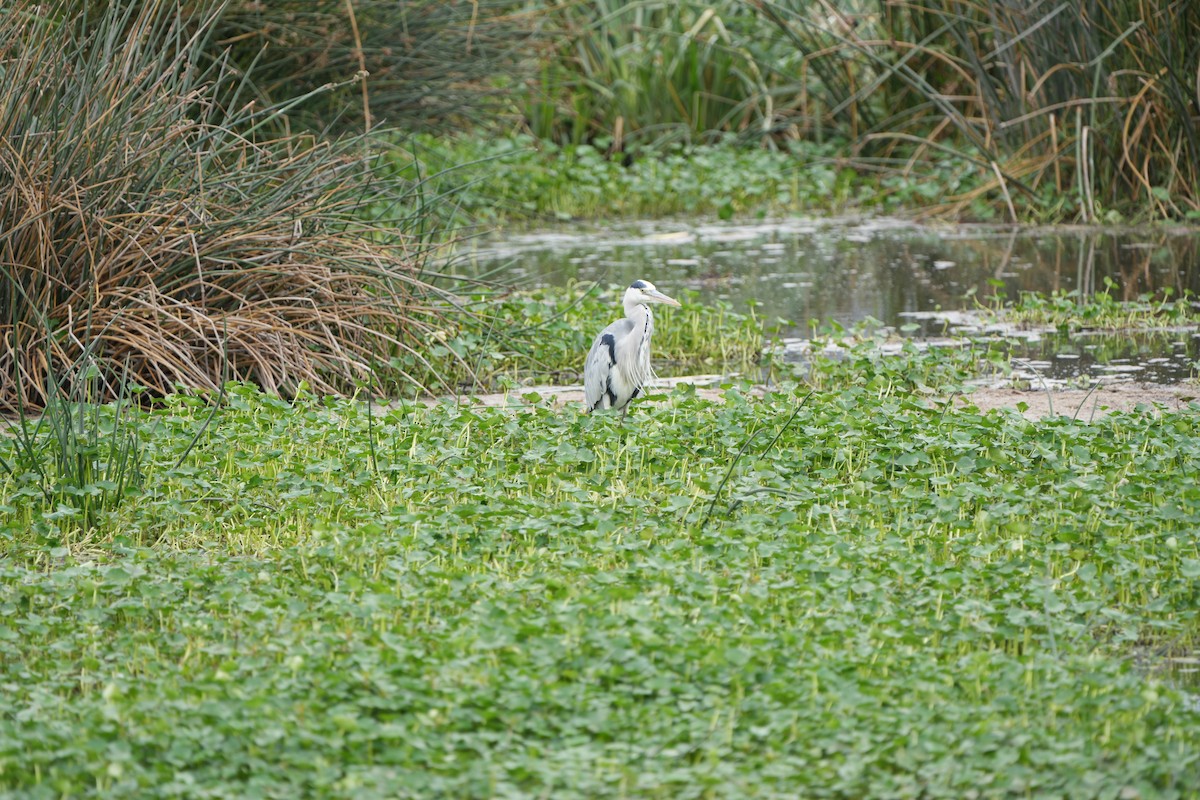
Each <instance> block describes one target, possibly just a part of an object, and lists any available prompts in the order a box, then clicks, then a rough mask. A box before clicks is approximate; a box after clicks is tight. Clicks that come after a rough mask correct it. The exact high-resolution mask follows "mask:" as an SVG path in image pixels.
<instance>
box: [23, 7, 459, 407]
mask: <svg viewBox="0 0 1200 800" xmlns="http://www.w3.org/2000/svg"><path fill="white" fill-rule="evenodd" d="M221 13H222V7H221V5H220V4H218V3H209V2H203V3H199V4H195V7H193V8H192V9H190V10H189V11H187V12H181V11H179V10H178V8H177V7H176V6H175V4H172V3H167V2H164V1H162V0H152V1H151V2H146V3H134V2H121V3H113V4H105V5H103V6H102V7H100V6H96V5H95V4H90V3H86V2H72V1H71V0H61V1H60V2H56V3H50V4H46V3H37V2H33V1H32V0H15V2H14V3H12V4H10V5H9V7H8V8H7V9H6V10H5V11H4V12H3V13H0V76H2V77H0V407H3V408H7V409H10V410H11V409H14V408H17V407H19V406H20V407H37V406H40V405H44V404H45V402H46V401H47V400H48V399H49V394H50V390H49V389H48V386H47V380H46V376H47V375H52V374H64V373H65V372H67V371H68V370H69V368H70V366H71V365H73V364H75V363H76V362H77V360H78V359H79V358H80V356H81V355H82V354H84V353H89V354H91V357H92V358H94V360H95V362H96V364H97V365H98V369H99V371H100V373H101V374H102V376H105V378H106V379H107V380H108V384H107V386H108V387H109V388H108V390H107V391H105V392H101V393H100V395H98V396H97V397H96V399H97V400H104V399H106V398H111V397H114V396H117V394H118V388H119V387H118V386H117V384H118V383H119V382H120V381H121V379H120V378H118V377H117V376H123V375H127V377H128V379H129V380H130V381H133V382H134V383H136V384H138V385H140V386H142V387H145V388H146V389H147V390H149V392H150V394H151V395H154V394H166V393H169V392H171V391H173V390H174V389H176V388H177V387H180V386H186V387H190V388H199V389H214V388H216V387H217V386H218V384H219V383H220V382H221V381H222V378H223V377H228V378H240V379H245V380H251V381H254V382H255V383H257V384H258V385H259V386H262V387H263V388H264V389H266V390H268V391H274V392H287V391H289V390H291V389H294V388H295V387H297V386H299V385H300V384H301V383H302V382H303V383H307V384H308V386H310V387H311V388H313V389H314V390H317V391H334V390H338V389H342V388H345V387H347V386H350V385H352V383H353V382H354V381H355V380H356V379H359V378H360V377H361V376H362V375H364V374H365V373H366V372H367V371H368V369H369V368H370V366H371V365H372V364H377V363H382V364H387V363H389V360H392V363H396V362H395V359H397V358H399V357H403V356H407V357H409V358H410V360H411V359H412V358H414V357H417V356H414V355H413V354H414V353H416V350H417V345H418V343H419V342H420V341H421V340H422V339H423V337H424V335H425V332H426V331H428V330H429V329H430V328H431V327H433V326H435V325H436V324H437V320H438V316H439V312H438V311H436V309H435V305H436V302H435V300H436V298H435V297H433V295H432V294H431V289H430V287H429V286H428V285H427V284H426V283H425V282H423V281H422V279H421V273H420V265H421V260H422V252H423V250H422V248H423V245H422V242H421V240H420V239H419V238H417V237H413V236H406V235H404V234H403V233H401V232H400V231H398V230H397V229H396V228H395V227H394V226H393V225H392V224H390V222H389V221H387V220H380V219H378V217H379V214H378V213H377V214H375V215H374V216H373V218H372V219H373V221H365V220H366V219H367V217H368V215H366V214H364V213H363V212H364V209H365V208H366V207H368V206H372V205H375V206H376V207H382V206H381V205H380V204H381V203H383V202H384V201H386V203H387V204H390V205H392V206H394V205H395V198H396V194H395V192H396V189H397V187H395V186H390V185H387V184H386V183H385V182H382V181H380V180H378V179H376V178H375V176H374V175H373V173H372V169H371V168H372V164H373V159H374V154H373V152H372V150H371V148H370V146H369V143H368V142H367V141H366V140H364V139H361V138H346V139H343V140H338V141H329V140H322V139H319V138H316V137H312V136H297V135H289V134H287V132H286V125H284V124H283V114H284V113H286V111H287V110H288V106H286V105H284V106H267V107H263V106H261V105H260V104H258V103H256V102H253V101H254V96H253V93H252V92H251V91H250V84H249V82H248V80H249V79H248V77H247V76H246V74H245V73H244V72H243V71H242V70H240V69H237V68H234V67H233V66H232V65H231V64H230V62H229V61H228V59H226V58H225V57H223V56H222V55H221V52H222V51H221V49H220V47H219V46H218V45H217V44H216V43H215V41H214V39H213V33H214V29H215V27H216V24H217V22H218V21H219V19H220V14H221ZM126 369H127V370H128V371H127V372H126ZM396 377H397V378H402V377H403V376H402V375H399V374H397V375H396Z"/></svg>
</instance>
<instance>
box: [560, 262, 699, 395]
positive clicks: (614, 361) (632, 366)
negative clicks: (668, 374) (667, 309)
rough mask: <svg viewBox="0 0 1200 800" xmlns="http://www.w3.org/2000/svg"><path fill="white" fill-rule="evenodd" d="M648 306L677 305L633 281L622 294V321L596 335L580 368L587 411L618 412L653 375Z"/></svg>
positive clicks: (651, 322)
mask: <svg viewBox="0 0 1200 800" xmlns="http://www.w3.org/2000/svg"><path fill="white" fill-rule="evenodd" d="M651 303H665V304H667V305H669V306H677V305H679V302H678V301H677V300H673V299H671V298H670V297H667V296H666V295H665V294H663V293H662V292H660V291H659V290H658V289H656V288H654V284H652V283H650V281H634V282H633V283H632V284H631V285H630V287H629V288H628V289H626V290H625V301H624V305H625V319H619V320H617V321H616V322H614V323H613V324H612V325H609V326H608V327H607V328H605V329H604V330H602V331H600V335H599V336H597V337H596V341H594V342H592V349H591V350H589V351H588V355H587V361H585V362H584V364H583V396H584V402H585V403H586V405H587V410H588V411H599V410H600V409H603V408H619V409H622V416H624V411H626V410H627V409H626V406H628V405H629V401H630V400H632V399H633V398H635V397H637V396H638V394H639V393H640V392H641V390H642V387H643V386H644V385H645V383H646V381H648V380H649V379H650V378H651V377H653V375H654V370H653V369H652V368H651V366H650V337H651V336H652V335H653V334H654V314H653V313H651V311H650V304H651Z"/></svg>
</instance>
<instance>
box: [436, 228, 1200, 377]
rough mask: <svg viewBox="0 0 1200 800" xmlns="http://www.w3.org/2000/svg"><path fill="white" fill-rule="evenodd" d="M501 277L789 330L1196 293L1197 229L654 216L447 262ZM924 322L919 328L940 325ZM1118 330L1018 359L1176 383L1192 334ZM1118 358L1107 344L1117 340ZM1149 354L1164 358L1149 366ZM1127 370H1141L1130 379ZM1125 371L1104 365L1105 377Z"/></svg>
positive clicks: (1050, 345)
mask: <svg viewBox="0 0 1200 800" xmlns="http://www.w3.org/2000/svg"><path fill="white" fill-rule="evenodd" d="M455 266H456V267H457V269H458V270H459V271H461V272H465V273H466V274H471V275H476V276H478V275H490V276H492V277H494V278H496V279H498V280H501V281H503V282H505V283H515V284H525V285H533V284H566V283H569V282H579V281H588V282H590V281H599V282H601V283H602V284H605V285H607V284H616V285H622V286H623V285H627V284H629V283H631V282H632V281H634V280H637V279H638V278H648V279H650V280H653V281H654V282H655V283H657V284H658V285H660V286H662V287H664V288H665V289H667V290H669V291H673V292H674V291H680V290H681V288H690V289H693V290H695V291H697V292H698V293H699V296H700V300H701V302H712V301H713V300H718V299H719V300H724V301H727V302H729V303H731V304H732V305H733V307H734V308H735V309H738V310H744V309H745V308H747V306H748V303H750V302H751V301H754V302H757V303H758V304H760V305H759V313H760V314H761V315H763V316H764V317H765V318H767V319H783V320H788V321H789V322H790V323H792V327H791V330H790V331H788V333H790V334H791V335H794V336H805V335H810V334H811V333H812V330H813V329H814V326H816V327H819V326H821V325H823V324H827V323H828V322H830V321H832V322H836V323H838V324H841V325H843V326H848V325H851V324H854V323H857V322H860V321H863V320H865V319H867V318H874V319H877V320H880V321H882V322H883V323H884V324H885V325H889V326H894V327H897V328H899V327H900V326H902V325H905V324H907V323H910V322H912V321H913V320H914V319H917V318H920V317H922V316H923V314H927V313H928V312H932V311H939V310H952V309H964V308H971V307H972V306H973V305H975V304H976V303H984V304H986V303H988V302H990V301H992V300H994V299H995V298H996V297H997V295H998V294H1001V293H1002V294H1003V296H1005V297H1010V298H1013V297H1016V296H1017V295H1018V294H1019V293H1020V292H1022V291H1037V292H1047V293H1048V292H1054V291H1060V290H1063V291H1069V290H1080V291H1081V293H1082V294H1083V295H1085V296H1086V295H1089V294H1091V293H1094V292H1096V291H1098V290H1103V289H1105V288H1106V287H1107V286H1108V285H1109V283H1110V282H1111V283H1112V284H1113V287H1114V288H1113V289H1112V291H1113V292H1114V293H1115V295H1116V296H1117V297H1118V298H1120V299H1123V300H1133V299H1136V298H1138V297H1139V296H1141V295H1145V294H1149V295H1152V296H1156V297H1161V296H1162V295H1163V293H1164V291H1165V290H1166V289H1168V288H1170V289H1171V290H1174V292H1175V293H1176V295H1178V293H1179V292H1182V291H1183V290H1185V289H1187V290H1190V291H1192V292H1197V293H1200V234H1197V233H1196V232H1195V231H1192V230H1187V229H1177V228H1176V229H1168V228H1160V229H1152V230H1147V229H1105V230H1098V229H1095V228H1063V227H1057V228H1025V229H1012V228H996V227H986V226H953V227H950V226H947V227H940V228H939V227H929V226H918V225H914V224H912V223H908V222H905V221H899V220H889V219H871V220H836V219H823V220H786V221H778V222H764V223H757V224H721V223H716V224H713V223H705V224H694V223H686V222H652V223H630V224H625V225H613V226H608V227H605V228H602V229H599V228H597V229H587V228H583V227H580V228H575V229H571V230H559V231H554V232H550V233H545V232H543V233H532V234H522V235H516V236H510V237H506V238H497V239H490V240H479V241H477V242H476V243H475V244H474V246H473V248H472V249H471V250H470V251H468V252H467V253H466V254H465V255H464V256H463V258H462V259H461V260H460V261H459V262H458V263H457V264H456V265H455ZM937 326H938V323H937V321H928V320H923V321H921V323H920V327H919V330H918V331H917V332H916V334H917V335H930V334H933V333H935V332H936V333H942V332H944V328H945V325H944V323H941V327H940V328H938V330H936V331H935V330H934V328H935V327H937ZM1113 338H1114V337H1104V338H1103V339H1102V340H1095V341H1086V340H1082V339H1067V338H1066V337H1054V336H1049V337H1045V338H1042V339H1040V340H1037V341H1034V342H1030V343H1028V344H1027V345H1025V350H1024V351H1023V352H1018V353H1014V355H1017V356H1019V357H1021V358H1024V359H1027V360H1031V361H1034V362H1036V363H1040V364H1043V365H1044V366H1046V367H1047V368H1048V369H1050V370H1051V372H1052V373H1053V374H1054V375H1055V376H1056V377H1061V378H1070V377H1072V376H1073V375H1080V374H1090V375H1096V374H1097V369H1098V367H1099V366H1100V365H1108V366H1109V367H1119V366H1120V364H1121V360H1122V359H1127V360H1128V365H1129V367H1130V368H1129V369H1128V370H1126V373H1127V377H1130V376H1132V377H1138V378H1139V379H1147V380H1180V379H1181V378H1186V377H1189V376H1190V375H1191V372H1192V365H1193V364H1194V362H1195V360H1196V357H1197V353H1196V340H1195V339H1194V338H1193V337H1192V336H1191V335H1190V334H1188V333H1181V334H1178V335H1175V336H1173V337H1171V336H1168V337H1166V339H1163V338H1162V337H1158V338H1157V339H1155V341H1154V342H1152V343H1149V344H1147V343H1145V342H1140V341H1136V340H1134V339H1128V340H1127V341H1125V342H1124V343H1123V344H1122V343H1121V342H1114V341H1113ZM1122 347H1123V348H1124V351H1123V352H1117V350H1119V349H1120V348H1122ZM1151 359H1164V360H1163V361H1151ZM1136 373H1142V374H1141V375H1136ZM1120 374H1121V370H1119V369H1117V370H1115V371H1114V370H1110V377H1112V376H1118V377H1119V376H1120Z"/></svg>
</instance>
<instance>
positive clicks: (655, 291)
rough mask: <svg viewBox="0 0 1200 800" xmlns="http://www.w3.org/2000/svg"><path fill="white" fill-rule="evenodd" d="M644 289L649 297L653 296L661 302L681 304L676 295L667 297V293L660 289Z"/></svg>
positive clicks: (674, 304) (673, 304)
mask: <svg viewBox="0 0 1200 800" xmlns="http://www.w3.org/2000/svg"><path fill="white" fill-rule="evenodd" d="M644 291H645V292H646V296H647V297H650V298H653V299H655V300H657V301H658V302H660V303H666V304H667V305H669V306H677V305H679V301H678V300H676V299H675V298H674V297H667V296H666V295H665V294H663V293H662V292H660V291H659V290H658V289H646V290H644Z"/></svg>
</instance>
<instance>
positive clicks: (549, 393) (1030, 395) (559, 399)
mask: <svg viewBox="0 0 1200 800" xmlns="http://www.w3.org/2000/svg"><path fill="white" fill-rule="evenodd" d="M722 380H724V378H723V377H722V376H720V375H691V376H688V377H682V378H664V379H659V380H657V381H654V382H653V383H652V384H651V385H650V388H651V396H650V397H649V398H642V399H639V400H635V401H634V403H635V404H638V405H644V404H649V403H655V402H662V400H655V399H654V395H656V394H657V395H659V396H661V395H663V394H665V393H668V392H670V391H671V390H672V389H673V388H675V386H677V385H679V384H684V383H691V384H694V385H695V386H696V394H697V395H698V396H700V397H702V398H704V399H706V400H713V401H718V402H719V401H720V400H721V399H722V394H723V391H724V390H723V389H721V388H720V383H721V381H722ZM751 391H752V392H754V393H762V392H763V391H765V388H764V387H762V386H756V387H754V388H753V389H752V390H751ZM547 400H549V401H550V403H551V405H552V406H554V407H555V408H562V407H564V406H566V405H568V404H571V403H576V404H582V403H583V387H581V386H530V387H522V388H520V389H515V390H513V391H510V392H501V393H495V394H481V395H464V396H462V397H460V398H458V401H459V402H461V403H465V404H471V405H482V406H489V407H518V408H519V407H521V406H526V405H529V404H530V402H537V403H543V402H545V401H547ZM954 400H955V404H956V405H957V406H960V407H961V406H965V405H968V404H970V405H974V406H976V407H977V408H979V410H980V411H990V410H992V409H998V408H1008V409H1012V410H1014V411H1017V410H1019V407H1020V405H1021V404H1022V403H1024V404H1025V406H1026V408H1025V410H1024V411H1023V412H1022V413H1024V415H1025V416H1026V417H1028V418H1029V419H1042V418H1044V417H1049V416H1051V415H1052V414H1054V415H1058V416H1067V417H1074V418H1076V419H1080V420H1085V421H1086V420H1090V419H1095V418H1097V417H1102V416H1104V415H1106V414H1109V413H1112V412H1114V411H1132V410H1134V409H1136V408H1137V407H1138V406H1145V407H1147V408H1151V409H1166V410H1168V411H1180V410H1184V409H1187V408H1188V404H1189V403H1191V402H1192V401H1195V400H1200V386H1195V385H1191V384H1182V385H1178V386H1163V385H1160V384H1146V383H1132V382H1121V383H1115V382H1114V383H1108V384H1101V385H1100V386H1098V387H1096V388H1095V389H1094V390H1088V389H1067V388H1053V389H1051V390H1050V391H1049V392H1047V391H1045V390H1043V389H1013V388H1004V387H999V388H998V387H980V388H976V389H975V390H974V391H971V392H970V393H968V394H964V395H958V396H956V397H955V398H954ZM426 402H428V403H431V404H432V403H435V402H439V401H437V400H432V399H431V400H427V401H426Z"/></svg>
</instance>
